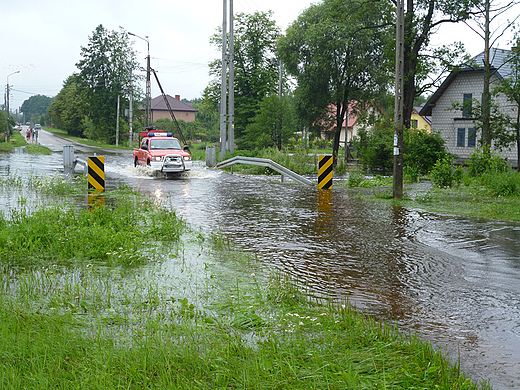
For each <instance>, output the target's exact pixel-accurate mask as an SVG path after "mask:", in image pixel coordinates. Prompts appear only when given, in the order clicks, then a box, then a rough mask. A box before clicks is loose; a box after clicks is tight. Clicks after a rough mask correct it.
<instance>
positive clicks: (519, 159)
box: [516, 104, 520, 172]
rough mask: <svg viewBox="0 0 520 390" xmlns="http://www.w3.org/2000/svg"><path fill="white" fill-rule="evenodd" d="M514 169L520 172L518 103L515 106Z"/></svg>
mask: <svg viewBox="0 0 520 390" xmlns="http://www.w3.org/2000/svg"><path fill="white" fill-rule="evenodd" d="M516 171H517V172H520V104H518V105H517V107H516Z"/></svg>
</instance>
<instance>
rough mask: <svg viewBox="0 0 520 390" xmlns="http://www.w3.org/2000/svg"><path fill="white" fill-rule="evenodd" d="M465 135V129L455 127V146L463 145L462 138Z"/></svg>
mask: <svg viewBox="0 0 520 390" xmlns="http://www.w3.org/2000/svg"><path fill="white" fill-rule="evenodd" d="M465 137H466V129H464V128H460V127H459V128H458V129H457V147H463V146H464V144H465V142H464V138H465Z"/></svg>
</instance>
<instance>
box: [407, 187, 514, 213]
mask: <svg viewBox="0 0 520 390" xmlns="http://www.w3.org/2000/svg"><path fill="white" fill-rule="evenodd" d="M399 203H400V204H401V205H403V206H406V207H414V208H420V209H423V210H427V211H432V212H439V213H447V214H458V215H466V216H472V217H483V218H488V219H499V220H508V221H520V197H519V196H495V195H492V194H490V193H489V192H488V191H487V190H486V189H485V188H483V187H480V186H459V187H455V188H431V189H430V190H428V191H425V192H421V193H418V194H416V196H415V197H414V198H405V199H403V200H402V201H400V202H399Z"/></svg>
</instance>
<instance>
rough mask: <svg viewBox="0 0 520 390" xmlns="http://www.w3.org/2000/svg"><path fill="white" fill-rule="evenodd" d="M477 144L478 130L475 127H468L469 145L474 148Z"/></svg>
mask: <svg viewBox="0 0 520 390" xmlns="http://www.w3.org/2000/svg"><path fill="white" fill-rule="evenodd" d="M476 144H477V131H476V130H475V129H472V128H469V129H468V147H469V148H474V147H475V146H476Z"/></svg>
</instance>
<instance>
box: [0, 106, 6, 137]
mask: <svg viewBox="0 0 520 390" xmlns="http://www.w3.org/2000/svg"><path fill="white" fill-rule="evenodd" d="M6 127H7V120H6V119H5V109H4V110H1V111H0V133H2V134H5V130H6Z"/></svg>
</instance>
